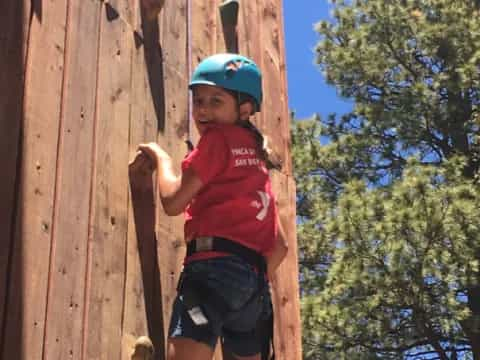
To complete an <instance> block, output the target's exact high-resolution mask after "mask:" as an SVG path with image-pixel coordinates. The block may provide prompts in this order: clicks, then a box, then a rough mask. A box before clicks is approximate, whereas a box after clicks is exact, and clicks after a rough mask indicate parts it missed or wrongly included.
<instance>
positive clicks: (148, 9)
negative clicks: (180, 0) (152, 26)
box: [140, 0, 165, 20]
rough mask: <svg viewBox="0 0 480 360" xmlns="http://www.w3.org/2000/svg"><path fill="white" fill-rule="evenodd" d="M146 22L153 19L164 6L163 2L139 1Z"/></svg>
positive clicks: (158, 0) (152, 0)
mask: <svg viewBox="0 0 480 360" xmlns="http://www.w3.org/2000/svg"><path fill="white" fill-rule="evenodd" d="M140 1H141V2H142V7H143V9H144V10H145V15H146V17H147V19H148V20H153V19H155V18H156V17H157V16H158V14H159V13H160V11H161V10H162V8H163V5H164V4H165V0H140Z"/></svg>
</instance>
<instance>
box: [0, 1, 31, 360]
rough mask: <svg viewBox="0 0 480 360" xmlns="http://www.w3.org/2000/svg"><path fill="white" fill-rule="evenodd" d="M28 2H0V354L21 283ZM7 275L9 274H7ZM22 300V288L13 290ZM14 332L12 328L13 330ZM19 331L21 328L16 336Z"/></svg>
mask: <svg viewBox="0 0 480 360" xmlns="http://www.w3.org/2000/svg"><path fill="white" fill-rule="evenodd" d="M29 14H30V1H26V0H25V1H3V2H0V59H2V60H1V62H0V154H2V176H1V177H0V199H2V201H0V354H1V352H2V350H3V345H4V343H5V336H6V335H7V334H4V330H5V328H6V324H5V321H6V319H5V317H6V313H7V312H8V309H7V307H6V303H7V299H6V297H7V292H8V290H7V288H8V284H9V283H18V282H19V281H21V278H22V272H21V266H19V265H18V264H17V265H15V266H16V267H13V264H12V259H11V254H12V253H13V251H14V249H13V246H14V245H13V233H14V229H13V226H14V222H15V219H14V216H15V209H16V208H18V206H17V205H18V198H16V196H17V195H18V188H17V184H18V181H19V180H18V179H19V176H20V174H19V173H18V172H17V170H18V163H19V160H21V157H20V156H21V153H20V151H21V150H20V149H19V146H20V143H21V128H22V121H23V114H22V110H23V109H22V105H23V90H24V69H25V53H26V51H27V50H26V49H27V41H28V40H27V38H28V31H29V22H28V15H29ZM9 272H10V273H9ZM15 296H17V297H18V300H19V301H21V296H22V294H21V289H19V288H15ZM12 331H13V329H12ZM20 331H21V329H20V326H18V328H17V329H15V334H17V335H18V334H19V332H20Z"/></svg>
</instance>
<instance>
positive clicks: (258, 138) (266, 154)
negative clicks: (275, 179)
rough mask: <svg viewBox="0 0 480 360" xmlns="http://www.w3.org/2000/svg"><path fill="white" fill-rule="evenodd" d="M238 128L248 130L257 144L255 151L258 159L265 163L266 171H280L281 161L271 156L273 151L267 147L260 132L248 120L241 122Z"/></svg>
mask: <svg viewBox="0 0 480 360" xmlns="http://www.w3.org/2000/svg"><path fill="white" fill-rule="evenodd" d="M240 126H242V127H243V128H245V129H247V130H249V131H250V132H251V133H252V134H253V137H254V138H255V142H256V143H257V151H258V153H259V155H260V158H261V159H262V160H263V161H265V165H266V166H267V169H269V170H270V169H275V170H281V169H282V161H281V160H280V159H277V158H276V157H274V156H273V151H272V150H271V149H270V147H269V146H268V143H267V141H266V139H265V137H264V136H263V134H262V133H261V132H260V130H258V128H257V127H256V126H255V125H254V124H253V123H252V122H251V121H250V120H246V121H241V123H240Z"/></svg>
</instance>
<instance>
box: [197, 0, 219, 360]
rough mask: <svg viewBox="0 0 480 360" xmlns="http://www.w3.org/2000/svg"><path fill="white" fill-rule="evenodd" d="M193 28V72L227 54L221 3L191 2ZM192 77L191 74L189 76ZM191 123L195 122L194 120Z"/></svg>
mask: <svg viewBox="0 0 480 360" xmlns="http://www.w3.org/2000/svg"><path fill="white" fill-rule="evenodd" d="M191 2H192V12H191V25H190V26H191V28H192V36H191V39H190V44H189V46H190V47H191V53H192V59H191V60H192V61H191V64H190V67H191V71H192V72H193V70H194V69H195V67H196V66H197V65H198V63H199V62H200V61H202V60H203V59H204V58H206V57H208V56H211V55H213V54H215V53H221V52H226V44H225V39H224V36H223V30H222V23H221V18H220V11H219V8H218V6H219V5H220V3H221V2H220V1H201V0H191ZM188 76H189V77H190V76H191V74H188ZM190 121H192V122H193V119H191V120H190ZM191 128H192V139H193V143H194V144H196V143H198V139H199V134H198V132H197V130H196V128H195V126H191ZM222 358H223V356H222V348H221V345H220V342H218V344H217V348H216V349H215V354H214V357H213V359H214V360H221V359H222Z"/></svg>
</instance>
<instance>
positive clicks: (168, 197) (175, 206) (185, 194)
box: [132, 143, 203, 216]
mask: <svg viewBox="0 0 480 360" xmlns="http://www.w3.org/2000/svg"><path fill="white" fill-rule="evenodd" d="M138 149H139V152H138V153H137V156H136V158H135V160H134V161H133V162H132V165H133V164H135V163H137V164H138V165H137V168H141V167H145V166H147V165H148V166H150V167H152V168H153V169H157V181H158V190H159V193H160V199H161V201H162V206H163V209H164V211H165V213H166V214H167V215H170V216H175V215H179V214H181V213H182V212H183V211H184V210H185V208H186V206H187V205H188V203H189V202H190V201H191V200H192V198H193V197H194V196H195V195H196V194H197V192H198V191H199V190H200V189H201V188H202V186H203V184H202V181H201V180H200V178H199V177H198V176H197V175H196V174H195V173H194V172H193V170H191V169H187V170H186V171H185V172H184V173H183V174H182V175H179V176H177V175H175V172H174V171H173V165H172V158H171V157H170V155H168V154H167V153H166V152H165V151H164V150H163V149H162V148H161V147H160V146H158V144H156V143H148V144H140V145H139V147H138ZM145 156H146V157H147V159H148V160H149V161H147V162H146V161H145ZM142 159H143V160H142ZM145 163H147V165H145Z"/></svg>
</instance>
